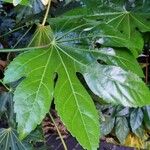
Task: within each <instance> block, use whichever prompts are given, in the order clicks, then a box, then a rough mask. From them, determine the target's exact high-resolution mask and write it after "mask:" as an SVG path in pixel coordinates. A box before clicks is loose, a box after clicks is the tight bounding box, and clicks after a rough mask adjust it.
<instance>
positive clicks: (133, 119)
mask: <svg viewBox="0 0 150 150" xmlns="http://www.w3.org/2000/svg"><path fill="white" fill-rule="evenodd" d="M143 117H144V115H143V112H142V110H141V108H137V109H134V110H133V111H132V112H131V114H130V126H131V129H132V131H135V130H136V129H138V128H139V127H140V126H141V124H142V121H143Z"/></svg>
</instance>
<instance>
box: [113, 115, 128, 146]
mask: <svg viewBox="0 0 150 150" xmlns="http://www.w3.org/2000/svg"><path fill="white" fill-rule="evenodd" d="M115 133H116V136H117V138H118V140H119V141H120V143H122V144H123V143H124V142H125V139H126V137H127V135H128V134H129V126H128V121H127V119H126V117H117V118H116V127H115Z"/></svg>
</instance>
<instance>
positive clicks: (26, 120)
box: [4, 26, 100, 150]
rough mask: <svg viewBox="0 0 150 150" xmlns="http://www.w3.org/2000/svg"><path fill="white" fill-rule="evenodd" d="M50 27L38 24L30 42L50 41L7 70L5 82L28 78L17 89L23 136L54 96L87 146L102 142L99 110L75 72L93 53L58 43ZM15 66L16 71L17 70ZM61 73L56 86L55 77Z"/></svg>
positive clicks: (71, 128)
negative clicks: (46, 45) (100, 140)
mask: <svg viewBox="0 0 150 150" xmlns="http://www.w3.org/2000/svg"><path fill="white" fill-rule="evenodd" d="M49 30H50V28H49V27H43V26H41V27H39V29H38V30H37V32H36V33H35V36H34V38H33V40H32V41H31V43H30V44H29V45H30V46H33V45H34V44H36V46H39V45H44V44H49V43H51V44H50V46H48V47H47V48H46V49H39V50H31V51H29V52H25V53H23V54H21V55H20V56H18V57H17V58H15V60H14V61H13V62H12V63H11V64H10V65H9V67H8V70H7V71H6V73H5V78H4V82H5V83H8V82H12V81H15V80H17V79H19V78H21V77H25V79H24V80H23V81H22V82H21V83H20V85H19V86H18V87H17V88H16V91H15V93H14V102H15V106H14V107H15V112H16V114H17V116H16V118H17V122H18V131H19V133H20V136H21V138H24V137H25V136H26V135H27V134H29V133H30V132H31V131H32V130H33V129H35V127H36V125H37V124H39V123H40V122H41V121H42V119H43V118H44V116H45V114H46V113H47V112H48V111H49V107H50V104H51V100H52V99H53V96H54V97H55V104H56V109H57V111H58V114H59V115H60V117H61V119H62V120H63V122H64V123H65V125H66V126H67V128H68V129H69V131H70V132H71V133H72V134H73V135H74V136H75V137H76V138H77V140H78V141H79V142H80V143H81V145H82V146H83V147H84V148H85V149H93V150H94V149H96V148H97V147H98V143H99V134H100V131H99V121H98V113H97V111H96V109H95V106H94V103H93V102H92V101H91V98H90V96H89V95H88V93H87V92H86V90H85V89H84V87H83V86H82V85H81V83H80V82H79V80H78V78H77V76H76V72H79V71H80V69H82V68H83V67H86V66H87V65H88V64H89V63H90V62H91V60H92V59H91V54H90V53H84V52H82V51H78V49H77V50H75V49H73V48H71V47H67V46H63V45H59V44H57V43H56V41H55V40H54V39H53V40H52V39H51V36H50V34H49V35H48V31H49ZM14 70H15V71H14ZM55 74H58V81H57V84H56V88H55V90H54V89H53V87H54V82H53V80H54V77H55Z"/></svg>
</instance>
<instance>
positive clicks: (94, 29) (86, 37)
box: [50, 17, 144, 77]
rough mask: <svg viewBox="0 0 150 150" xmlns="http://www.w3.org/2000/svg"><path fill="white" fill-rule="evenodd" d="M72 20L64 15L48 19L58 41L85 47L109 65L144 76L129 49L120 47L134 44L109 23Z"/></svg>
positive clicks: (128, 46)
mask: <svg viewBox="0 0 150 150" xmlns="http://www.w3.org/2000/svg"><path fill="white" fill-rule="evenodd" d="M68 19H69V20H68ZM73 20H74V21H73ZM73 20H72V18H67V19H66V18H65V17H64V18H63V19H60V18H58V20H57V19H52V20H50V24H51V26H52V27H53V29H54V30H55V34H56V38H58V39H59V43H64V44H65V45H73V46H78V47H80V48H84V49H86V51H85V50H84V51H85V52H88V51H89V52H92V53H93V54H94V55H95V57H96V58H97V59H100V60H103V61H104V62H105V63H107V64H109V65H116V66H120V67H122V68H123V69H125V70H130V71H132V72H134V73H136V74H137V75H138V76H140V77H144V75H143V71H142V69H141V67H140V66H139V64H138V62H137V60H136V59H135V58H134V56H133V54H132V53H131V52H130V51H129V50H127V49H125V48H122V47H127V48H131V47H132V48H133V46H131V45H134V44H133V43H132V42H130V41H129V40H127V39H126V37H124V36H123V35H122V34H121V33H120V32H118V31H117V30H114V29H113V28H112V27H111V26H109V25H108V26H106V25H104V24H99V23H98V25H93V23H92V24H91V23H88V22H85V21H84V20H82V19H75V18H74V19H73ZM59 28H60V29H61V30H60V29H59ZM57 36H58V37H57ZM94 44H102V45H105V46H114V47H120V48H110V47H107V48H100V49H96V48H95V49H94ZM89 47H91V48H90V49H91V50H88V49H89ZM93 49H94V50H93Z"/></svg>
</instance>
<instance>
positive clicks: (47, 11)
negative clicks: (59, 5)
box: [42, 0, 51, 26]
mask: <svg viewBox="0 0 150 150" xmlns="http://www.w3.org/2000/svg"><path fill="white" fill-rule="evenodd" d="M50 6H51V0H49V2H48V6H47V9H46V13H45V16H44V19H43V22H42V25H43V26H44V25H45V23H46V20H47V17H48V13H49V10H50Z"/></svg>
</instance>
